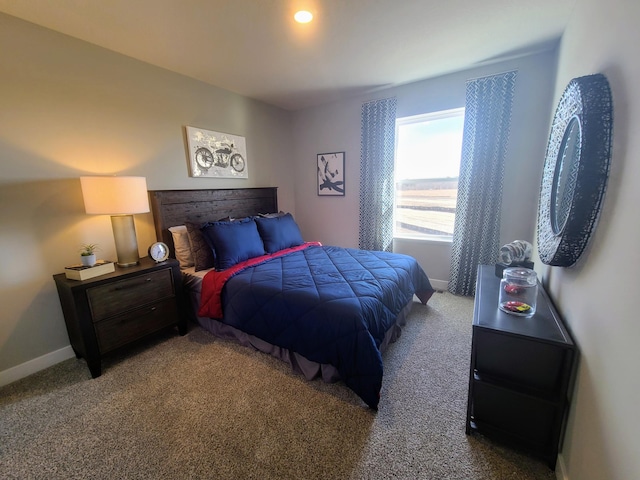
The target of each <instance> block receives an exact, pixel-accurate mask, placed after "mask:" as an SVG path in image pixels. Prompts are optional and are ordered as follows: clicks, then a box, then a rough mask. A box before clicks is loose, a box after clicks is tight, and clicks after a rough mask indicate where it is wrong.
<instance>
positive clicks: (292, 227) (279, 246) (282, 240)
mask: <svg viewBox="0 0 640 480" xmlns="http://www.w3.org/2000/svg"><path fill="white" fill-rule="evenodd" d="M255 221H256V223H257V224H258V231H259V232H260V236H261V237H262V242H263V243H264V249H265V250H266V251H267V253H274V252H277V251H278V250H284V249H285V248H290V247H297V246H298V245H302V244H303V243H304V240H303V239H302V234H301V233H300V228H298V224H297V223H296V221H295V220H294V219H293V216H292V215H291V214H290V213H287V214H285V215H281V216H279V217H272V218H259V217H258V218H256V219H255Z"/></svg>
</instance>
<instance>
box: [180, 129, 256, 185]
mask: <svg viewBox="0 0 640 480" xmlns="http://www.w3.org/2000/svg"><path fill="white" fill-rule="evenodd" d="M185 129H186V133H187V149H188V151H189V176H190V177H196V178H249V171H248V165H247V144H246V140H245V138H244V137H242V136H239V135H232V134H230V133H223V132H215V131H212V130H204V129H202V128H197V127H189V126H188V127H185Z"/></svg>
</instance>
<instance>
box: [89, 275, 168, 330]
mask: <svg viewBox="0 0 640 480" xmlns="http://www.w3.org/2000/svg"><path fill="white" fill-rule="evenodd" d="M173 294H174V290H173V281H172V277H171V269H169V268H167V269H165V270H158V271H155V272H150V273H147V274H144V275H138V276H136V277H132V278H127V279H125V280H119V281H117V282H113V283H110V284H108V285H102V286H99V287H94V288H90V289H88V290H87V296H88V298H89V306H90V308H91V313H92V316H93V321H94V322H98V321H100V320H103V319H105V318H108V317H111V316H113V315H117V314H119V313H123V312H126V311H127V310H130V309H132V308H135V307H139V306H140V305H145V304H148V303H153V302H157V301H158V300H161V299H163V298H167V297H170V296H172V295H173Z"/></svg>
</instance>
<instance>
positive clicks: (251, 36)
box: [0, 0, 576, 110]
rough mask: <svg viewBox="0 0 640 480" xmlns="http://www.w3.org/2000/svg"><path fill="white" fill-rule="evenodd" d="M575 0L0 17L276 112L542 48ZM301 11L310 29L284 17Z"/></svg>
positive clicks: (92, 0) (172, 5) (133, 3)
mask: <svg viewBox="0 0 640 480" xmlns="http://www.w3.org/2000/svg"><path fill="white" fill-rule="evenodd" d="M575 1H576V0H533V1H532V0H482V1H478V0H440V1H436V0H100V1H97V0H55V1H51V0H22V1H16V0H0V12H5V13H7V14H9V15H13V16H15V17H19V18H21V19H24V20H27V21H29V22H33V23H35V24H38V25H41V26H44V27H47V28H50V29H52V30H56V31H58V32H62V33H65V34H67V35H70V36H72V37H76V38H79V39H81V40H85V41H87V42H90V43H93V44H95V45H99V46H101V47H104V48H107V49H109V50H113V51H115V52H118V53H121V54H124V55H127V56H129V57H133V58H136V59H138V60H142V61H144V62H147V63H150V64H152V65H156V66H158V67H162V68H165V69H168V70H171V71H174V72H177V73H181V74H183V75H186V76H188V77H192V78H195V79H198V80H201V81H203V82H206V83H209V84H211V85H215V86H217V87H221V88H224V89H226V90H230V91H232V92H236V93H239V94H241V95H244V96H247V97H251V98H255V99H258V100H262V101H264V102H266V103H269V104H272V105H275V106H278V107H281V108H284V109H287V110H297V109H301V108H305V107H310V106H316V105H319V104H323V103H328V102H332V101H335V100H339V99H340V98H344V97H345V96H348V95H353V94H359V93H363V92H367V91H372V90H376V89H380V88H384V87H389V86H393V85H399V84H403V83H409V82H413V81H417V80H421V79H425V78H429V77H434V76H438V75H442V74H446V73H451V72H454V71H459V70H463V69H466V68H469V67H472V66H475V65H480V64H484V63H488V62H492V61H497V60H500V59H503V58H510V57H513V56H515V55H519V54H523V53H528V52H531V51H536V50H541V49H544V48H550V47H551V46H552V45H554V44H555V42H556V41H557V40H558V39H559V37H560V35H561V34H562V32H563V30H564V27H565V25H566V24H567V21H568V19H569V16H570V14H571V11H572V9H573V6H574V4H575ZM302 7H306V8H307V9H309V10H311V11H312V12H313V13H314V16H315V18H314V20H313V22H312V23H310V24H306V25H300V24H297V23H295V22H294V21H293V13H294V12H295V11H296V10H297V9H299V8H302Z"/></svg>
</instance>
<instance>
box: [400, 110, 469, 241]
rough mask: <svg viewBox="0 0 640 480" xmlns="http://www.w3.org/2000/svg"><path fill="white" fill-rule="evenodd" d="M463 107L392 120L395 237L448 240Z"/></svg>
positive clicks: (454, 204)
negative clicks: (394, 134) (394, 129)
mask: <svg viewBox="0 0 640 480" xmlns="http://www.w3.org/2000/svg"><path fill="white" fill-rule="evenodd" d="M463 128H464V108H457V109H454V110H445V111H441V112H435V113H429V114H424V115H416V116H412V117H404V118H398V119H397V120H396V158H395V205H394V236H395V237H404V238H430V239H441V240H451V238H452V236H453V225H454V221H455V211H456V199H457V195H458V174H459V172H460V157H461V153H462V131H463Z"/></svg>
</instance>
